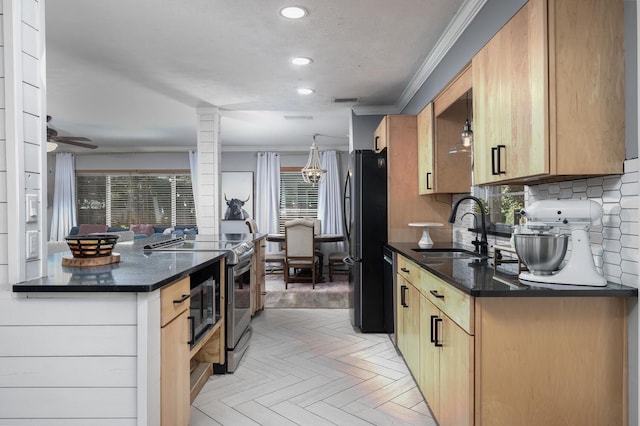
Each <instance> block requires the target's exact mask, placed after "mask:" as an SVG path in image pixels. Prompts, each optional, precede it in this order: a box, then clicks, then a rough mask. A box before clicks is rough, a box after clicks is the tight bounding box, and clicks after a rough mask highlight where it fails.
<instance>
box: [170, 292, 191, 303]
mask: <svg viewBox="0 0 640 426" xmlns="http://www.w3.org/2000/svg"><path fill="white" fill-rule="evenodd" d="M189 297H191V295H189V294H183V295H182V297H181V298H180V299H178V300H174V301H173V303H174V304H176V305H177V304H179V303H182V302H184V301H185V300H187V299H188V298H189Z"/></svg>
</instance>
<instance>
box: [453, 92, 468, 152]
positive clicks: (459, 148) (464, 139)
mask: <svg viewBox="0 0 640 426" xmlns="http://www.w3.org/2000/svg"><path fill="white" fill-rule="evenodd" d="M466 107H467V119H466V120H465V122H464V128H463V129H462V132H461V133H460V141H459V142H457V143H456V144H454V145H453V146H452V147H451V149H449V154H457V153H459V152H471V145H473V131H472V130H471V123H469V92H467V96H466Z"/></svg>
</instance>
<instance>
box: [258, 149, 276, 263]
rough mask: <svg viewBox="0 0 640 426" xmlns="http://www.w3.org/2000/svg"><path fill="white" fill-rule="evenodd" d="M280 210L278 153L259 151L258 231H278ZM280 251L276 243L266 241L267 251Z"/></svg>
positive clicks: (272, 232) (271, 232) (269, 232)
mask: <svg viewBox="0 0 640 426" xmlns="http://www.w3.org/2000/svg"><path fill="white" fill-rule="evenodd" d="M279 211H280V155H278V154H277V153H275V152H259V153H258V164H257V167H256V217H255V220H256V223H257V225H258V232H263V233H267V234H275V233H277V232H278V213H279ZM277 251H280V247H279V244H278V243H267V252H269V253H272V252H277Z"/></svg>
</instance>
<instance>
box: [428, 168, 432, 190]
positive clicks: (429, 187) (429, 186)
mask: <svg viewBox="0 0 640 426" xmlns="http://www.w3.org/2000/svg"><path fill="white" fill-rule="evenodd" d="M430 174H431V172H427V189H432V188H431V185H429V175H430Z"/></svg>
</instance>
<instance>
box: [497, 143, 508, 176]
mask: <svg viewBox="0 0 640 426" xmlns="http://www.w3.org/2000/svg"><path fill="white" fill-rule="evenodd" d="M496 148H497V149H498V151H497V152H498V174H499V175H504V174H506V173H507V171H506V170H502V166H501V165H500V158H501V157H500V150H504V153H505V155H506V153H507V147H506V145H498V146H497V147H496ZM505 163H506V157H505Z"/></svg>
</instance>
